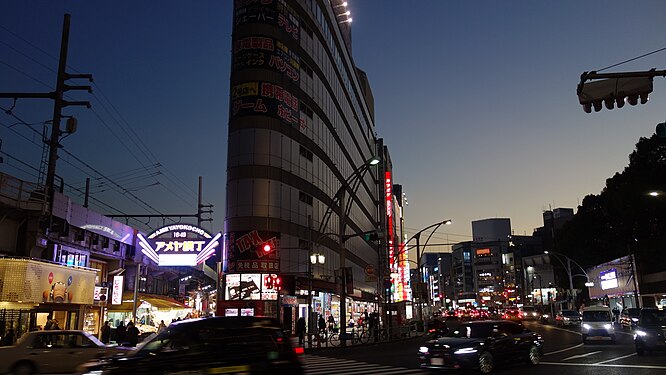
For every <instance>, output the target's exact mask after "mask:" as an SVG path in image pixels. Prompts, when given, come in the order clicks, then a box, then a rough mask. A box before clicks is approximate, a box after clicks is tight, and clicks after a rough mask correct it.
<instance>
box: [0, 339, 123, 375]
mask: <svg viewBox="0 0 666 375" xmlns="http://www.w3.org/2000/svg"><path fill="white" fill-rule="evenodd" d="M129 350H130V348H124V347H117V346H116V347H110V346H106V345H104V344H103V343H102V342H101V341H99V340H98V339H97V338H96V337H95V336H93V335H91V334H89V333H88V332H85V331H74V330H66V331H60V330H57V331H33V332H27V333H25V334H24V335H23V336H21V338H20V339H19V340H18V342H17V343H16V345H14V346H5V347H0V374H8V373H12V374H26V375H27V374H34V373H63V372H65V373H72V372H74V371H75V370H76V368H77V366H79V365H81V364H82V363H85V362H88V361H91V360H93V359H97V358H102V357H105V356H112V355H115V354H118V353H123V352H125V353H127V352H129Z"/></svg>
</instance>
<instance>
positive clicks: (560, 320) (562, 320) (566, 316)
mask: <svg viewBox="0 0 666 375" xmlns="http://www.w3.org/2000/svg"><path fill="white" fill-rule="evenodd" d="M580 324H581V316H580V314H579V313H578V312H577V311H573V310H562V311H560V312H558V313H557V315H555V325H556V326H558V327H564V326H572V325H576V326H579V325H580Z"/></svg>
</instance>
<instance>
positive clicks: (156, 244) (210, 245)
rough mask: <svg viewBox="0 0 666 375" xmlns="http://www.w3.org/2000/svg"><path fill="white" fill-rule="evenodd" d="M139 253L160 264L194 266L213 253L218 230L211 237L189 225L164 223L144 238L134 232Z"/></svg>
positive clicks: (216, 243) (219, 234)
mask: <svg viewBox="0 0 666 375" xmlns="http://www.w3.org/2000/svg"><path fill="white" fill-rule="evenodd" d="M137 237H138V238H139V245H141V252H142V253H143V255H145V256H147V257H148V258H150V259H152V260H153V261H154V262H155V263H157V264H158V265H160V266H196V265H197V264H200V263H203V262H204V261H205V260H206V259H208V258H210V257H211V256H212V255H213V254H215V250H216V249H217V247H218V246H219V244H220V242H219V241H218V240H219V239H220V237H222V233H217V234H216V235H215V236H212V235H211V234H210V233H208V232H206V231H205V230H203V229H201V228H199V227H197V226H194V225H189V224H173V225H167V226H164V227H162V228H159V229H157V230H155V231H154V232H153V233H151V234H149V235H148V237H147V238H146V237H144V236H143V235H141V233H139V234H137Z"/></svg>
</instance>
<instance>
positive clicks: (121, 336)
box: [116, 320, 127, 346]
mask: <svg viewBox="0 0 666 375" xmlns="http://www.w3.org/2000/svg"><path fill="white" fill-rule="evenodd" d="M126 340H127V330H126V328H125V322H123V321H122V320H121V321H120V324H118V327H116V342H117V343H118V345H120V346H122V345H123V344H125V341H126Z"/></svg>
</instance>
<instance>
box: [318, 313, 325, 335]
mask: <svg viewBox="0 0 666 375" xmlns="http://www.w3.org/2000/svg"><path fill="white" fill-rule="evenodd" d="M317 326H318V328H319V334H320V335H321V334H322V333H325V332H326V321H325V320H324V316H323V315H319V320H318V321H317Z"/></svg>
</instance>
